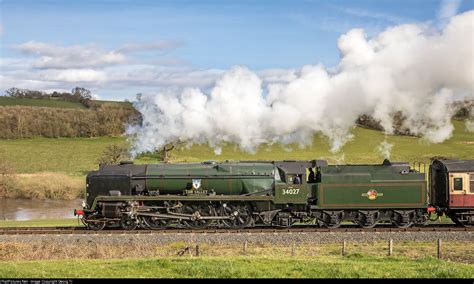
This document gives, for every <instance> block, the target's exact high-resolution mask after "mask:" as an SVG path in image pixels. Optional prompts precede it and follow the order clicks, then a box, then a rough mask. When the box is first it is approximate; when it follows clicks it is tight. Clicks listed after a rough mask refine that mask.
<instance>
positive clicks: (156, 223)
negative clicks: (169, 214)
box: [141, 216, 170, 230]
mask: <svg viewBox="0 0 474 284" xmlns="http://www.w3.org/2000/svg"><path fill="white" fill-rule="evenodd" d="M141 219H142V221H143V223H145V225H146V226H147V227H148V228H150V229H152V230H161V229H166V227H168V225H169V224H170V220H169V219H164V218H160V217H153V216H142V217H141Z"/></svg>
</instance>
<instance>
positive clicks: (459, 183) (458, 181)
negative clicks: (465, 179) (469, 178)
mask: <svg viewBox="0 0 474 284" xmlns="http://www.w3.org/2000/svg"><path fill="white" fill-rule="evenodd" d="M453 190H454V191H461V190H462V178H454V186H453Z"/></svg>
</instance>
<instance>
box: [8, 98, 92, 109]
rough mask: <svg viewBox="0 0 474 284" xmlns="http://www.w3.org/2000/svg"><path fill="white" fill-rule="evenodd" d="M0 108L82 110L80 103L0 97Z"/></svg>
mask: <svg viewBox="0 0 474 284" xmlns="http://www.w3.org/2000/svg"><path fill="white" fill-rule="evenodd" d="M0 106H41V107H56V108H83V109H85V108H86V107H85V106H84V105H83V104H81V103H76V102H68V101H63V100H57V99H33V98H11V97H5V96H0Z"/></svg>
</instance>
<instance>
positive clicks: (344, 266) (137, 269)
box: [0, 255, 474, 278]
mask: <svg viewBox="0 0 474 284" xmlns="http://www.w3.org/2000/svg"><path fill="white" fill-rule="evenodd" d="M91 267H93V269H91ZM473 271H474V265H472V264H461V263H454V262H449V261H442V260H437V259H433V258H430V257H427V258H424V259H421V260H410V259H407V258H401V257H393V258H387V257H367V256H361V255H349V256H348V257H338V256H333V257H279V258H270V257H233V258H228V257H193V258H191V257H183V258H158V259H156V258H148V259H115V260H58V261H6V262H2V265H1V266H0V278H41V277H48V278H76V277H77V278H84V277H109V278H117V277H120V278H140V277H141V278H144V277H154V278H155V277H156V278H188V277H196V278H215V277H218V278H237V277H239V278H240V277H245V278H248V277H251V278H254V277H258V278H260V277H270V278H281V277H285V278H286V277H291V278H305V277H315V278H379V277H382V278H398V277H403V278H472V277H474V273H473Z"/></svg>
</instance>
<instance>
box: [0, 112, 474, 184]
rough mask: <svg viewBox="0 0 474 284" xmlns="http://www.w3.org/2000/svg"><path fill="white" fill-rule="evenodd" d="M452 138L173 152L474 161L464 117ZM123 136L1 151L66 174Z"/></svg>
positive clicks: (179, 153)
mask: <svg viewBox="0 0 474 284" xmlns="http://www.w3.org/2000/svg"><path fill="white" fill-rule="evenodd" d="M453 123H454V126H455V132H454V135H453V137H452V138H450V139H448V140H447V141H445V142H444V143H441V144H429V143H428V142H426V141H424V140H423V139H420V138H416V137H408V136H388V137H385V135H384V134H383V133H382V132H379V131H375V130H370V129H365V128H360V127H357V128H355V129H354V131H353V133H354V135H355V137H354V139H353V140H352V141H350V142H349V143H347V144H346V145H345V146H344V147H343V148H342V150H341V151H340V152H338V153H335V154H333V153H331V152H330V151H329V144H328V142H327V141H326V140H325V139H324V138H322V137H319V136H315V138H314V143H313V145H312V146H310V147H307V148H304V149H300V148H298V146H296V145H293V146H292V147H290V148H293V150H292V151H290V150H289V149H288V147H286V148H284V147H282V146H281V145H276V146H275V145H274V146H261V147H260V148H259V149H258V151H257V153H255V154H251V153H246V152H242V151H240V150H239V148H238V147H237V146H236V145H227V146H225V147H223V149H222V154H221V155H216V154H215V153H214V150H213V149H212V148H210V147H208V146H207V145H194V146H192V147H191V148H189V149H188V148H186V147H182V148H178V149H176V150H174V151H173V152H172V154H171V157H172V161H173V162H196V161H205V160H217V161H224V160H283V159H286V160H289V159H327V160H328V161H329V162H331V163H335V162H340V163H381V162H382V160H383V159H384V157H383V155H382V154H381V153H379V152H378V151H377V147H378V145H379V144H380V143H381V142H382V141H384V139H386V140H387V141H388V142H389V143H392V144H394V146H393V148H392V151H391V159H392V160H396V161H408V162H417V161H421V162H428V161H429V159H430V158H431V157H434V156H443V157H448V158H460V159H473V158H474V133H470V132H468V131H467V130H466V127H465V123H464V122H463V121H454V122H453ZM125 142H126V139H125V138H122V137H116V138H111V137H100V138H76V139H73V138H59V139H54V138H39V137H38V138H32V139H12V140H0V155H1V156H3V157H5V159H6V160H7V161H8V162H10V163H11V164H12V165H14V167H15V168H16V169H17V172H19V173H35V172H42V171H49V172H65V173H68V174H72V175H84V174H85V173H86V172H87V171H90V170H93V169H95V168H97V160H98V158H99V157H100V155H101V153H102V151H103V150H104V148H105V147H106V146H107V145H110V144H114V143H125ZM135 162H136V163H155V162H157V159H156V157H155V156H152V155H142V156H140V157H138V158H137V159H136V161H135Z"/></svg>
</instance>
